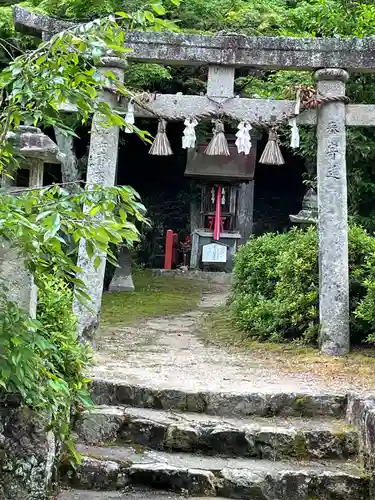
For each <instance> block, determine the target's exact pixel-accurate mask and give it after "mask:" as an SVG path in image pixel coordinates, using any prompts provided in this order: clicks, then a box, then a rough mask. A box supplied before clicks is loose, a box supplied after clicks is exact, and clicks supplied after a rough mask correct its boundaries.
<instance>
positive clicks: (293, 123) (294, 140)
mask: <svg viewBox="0 0 375 500" xmlns="http://www.w3.org/2000/svg"><path fill="white" fill-rule="evenodd" d="M300 111H301V89H297V92H296V104H295V107H294V114H295V115H296V116H298V115H299V114H300ZM289 127H290V129H291V130H290V132H291V133H290V147H291V148H293V149H297V148H299V130H298V125H297V119H296V118H292V119H291V120H289Z"/></svg>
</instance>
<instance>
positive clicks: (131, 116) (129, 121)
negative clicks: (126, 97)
mask: <svg viewBox="0 0 375 500" xmlns="http://www.w3.org/2000/svg"><path fill="white" fill-rule="evenodd" d="M125 122H126V123H127V124H128V125H134V123H135V118H134V104H133V103H132V102H129V104H128V109H127V112H126V115H125ZM132 132H133V128H132V127H125V133H126V134H131V133H132Z"/></svg>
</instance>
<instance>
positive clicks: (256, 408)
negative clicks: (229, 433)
mask: <svg viewBox="0 0 375 500" xmlns="http://www.w3.org/2000/svg"><path fill="white" fill-rule="evenodd" d="M91 392H92V397H93V400H94V403H95V404H97V405H129V406H136V407H139V408H151V409H155V410H180V411H190V412H197V413H207V414H210V415H220V416H225V417H244V416H249V415H257V416H260V417H269V416H274V415H281V416H288V417H291V416H297V417H300V416H303V417H314V416H330V417H343V416H344V415H345V412H346V408H347V396H346V395H345V394H330V393H327V394H314V393H311V394H305V393H301V394H297V393H293V392H274V393H263V392H248V393H236V392H194V391H191V392H186V391H182V390H178V389H166V388H158V387H144V386H138V385H134V384H127V383H126V382H122V381H114V380H109V379H108V380H107V379H103V378H94V380H93V382H92V384H91Z"/></svg>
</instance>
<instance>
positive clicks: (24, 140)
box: [0, 126, 64, 317]
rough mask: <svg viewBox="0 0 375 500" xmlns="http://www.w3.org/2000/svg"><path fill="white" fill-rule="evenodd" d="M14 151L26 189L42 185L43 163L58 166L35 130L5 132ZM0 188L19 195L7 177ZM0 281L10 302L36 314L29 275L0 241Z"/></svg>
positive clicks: (55, 153) (54, 150) (51, 147)
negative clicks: (26, 180) (26, 178)
mask: <svg viewBox="0 0 375 500" xmlns="http://www.w3.org/2000/svg"><path fill="white" fill-rule="evenodd" d="M7 137H8V139H9V140H10V141H11V142H12V144H13V148H14V150H15V152H16V153H17V154H18V155H19V156H20V157H21V161H20V166H21V168H25V169H28V170H29V171H30V174H29V187H42V186H43V172H44V163H45V162H46V163H61V161H62V160H63V158H64V155H62V154H61V153H60V151H59V148H58V147H57V145H56V144H55V143H54V142H53V141H52V140H51V139H50V138H49V137H48V136H47V135H45V134H43V132H42V131H41V130H40V129H39V128H37V127H29V126H21V127H19V129H18V130H17V131H16V132H9V133H8V135H7ZM1 188H2V191H3V192H5V193H10V194H11V193H12V191H17V193H16V194H18V193H20V194H22V189H27V188H22V187H21V188H20V187H17V186H16V181H15V180H14V179H12V178H11V177H8V176H5V175H4V174H3V175H2V178H1ZM0 282H3V283H4V284H5V286H6V287H7V289H8V297H9V299H10V300H12V301H14V302H15V303H17V304H18V306H19V307H21V308H22V309H24V310H25V311H26V312H28V313H29V314H30V316H31V317H35V315H36V305H37V290H36V287H35V285H34V283H33V279H32V276H31V275H30V273H29V272H28V271H27V270H26V268H25V266H24V264H23V258H22V255H20V253H19V251H18V249H17V248H15V247H14V246H12V243H11V242H8V241H5V240H4V239H2V238H0Z"/></svg>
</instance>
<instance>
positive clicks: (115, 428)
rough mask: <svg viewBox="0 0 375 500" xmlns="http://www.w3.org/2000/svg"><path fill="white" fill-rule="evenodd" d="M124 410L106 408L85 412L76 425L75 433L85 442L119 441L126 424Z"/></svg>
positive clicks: (113, 407)
mask: <svg viewBox="0 0 375 500" xmlns="http://www.w3.org/2000/svg"><path fill="white" fill-rule="evenodd" d="M124 413H125V410H124V408H118V407H116V406H105V407H100V408H94V409H93V410H90V411H88V412H85V413H84V414H83V415H82V417H81V419H80V420H79V421H78V422H77V423H76V427H75V431H76V432H77V433H78V434H79V436H80V438H81V439H82V441H83V442H85V443H89V444H95V443H107V442H112V441H114V440H116V439H117V436H118V432H119V429H120V427H121V425H122V423H123V422H124V418H125V417H124Z"/></svg>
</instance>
